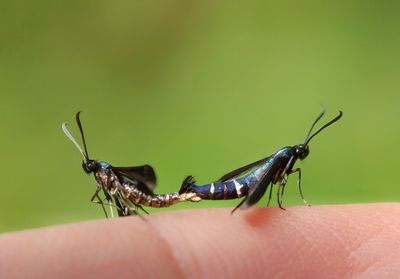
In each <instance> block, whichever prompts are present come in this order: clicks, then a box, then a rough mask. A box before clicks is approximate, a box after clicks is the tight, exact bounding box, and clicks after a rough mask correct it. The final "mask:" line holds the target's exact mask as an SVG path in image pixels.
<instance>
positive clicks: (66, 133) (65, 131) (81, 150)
mask: <svg viewBox="0 0 400 279" xmlns="http://www.w3.org/2000/svg"><path fill="white" fill-rule="evenodd" d="M61 127H62V129H63V132H64V134H65V135H66V136H67V137H68V138H69V139H70V140H71V141H72V142H73V143H74V144H75V146H76V147H77V148H78V150H79V152H80V153H81V154H82V156H83V158H85V160H88V158H87V157H86V154H85V152H83V149H82V148H81V147H80V146H79V144H78V143H77V142H76V140H75V139H74V137H73V136H72V135H71V132H70V131H69V130H68V128H67V122H64V123H63V124H62V125H61Z"/></svg>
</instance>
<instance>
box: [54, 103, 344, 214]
mask: <svg viewBox="0 0 400 279" xmlns="http://www.w3.org/2000/svg"><path fill="white" fill-rule="evenodd" d="M324 114H325V109H323V110H322V112H321V113H320V114H319V115H318V117H317V118H316V119H315V121H314V122H313V124H312V125H311V128H310V130H309V132H308V133H307V136H306V138H305V140H304V143H302V144H297V145H294V146H286V147H283V148H281V149H279V150H278V151H277V152H275V153H274V154H272V155H271V156H269V157H266V158H264V159H261V160H258V161H256V162H254V163H251V164H249V165H246V166H244V167H241V168H238V169H236V170H234V171H231V172H229V173H227V174H225V175H223V176H222V177H221V178H220V179H218V180H217V181H214V182H213V183H210V184H206V185H202V186H199V185H196V184H195V181H194V179H193V177H192V176H188V177H187V178H186V179H185V180H184V181H183V183H182V185H181V188H180V190H179V191H177V192H174V193H168V194H155V193H154V192H153V190H154V187H155V185H156V176H155V172H154V170H153V168H152V167H151V166H149V165H143V166H138V167H114V166H112V165H110V164H109V163H106V162H102V161H97V160H93V159H90V158H89V154H88V151H87V147H86V142H85V136H84V133H83V129H82V124H81V121H80V112H78V113H77V114H76V122H77V124H78V127H79V130H80V133H81V137H82V142H83V147H84V149H82V148H81V147H80V146H79V144H78V143H77V141H76V140H75V139H74V138H73V136H72V135H71V133H70V132H69V130H68V128H67V124H66V123H63V124H62V128H63V131H64V133H65V134H66V135H67V137H68V138H69V139H70V140H71V141H72V142H73V143H74V144H75V146H76V147H77V148H78V150H79V151H80V153H81V154H82V156H83V163H82V167H83V169H84V171H85V172H86V173H88V174H90V173H93V174H94V177H95V179H96V182H97V189H96V191H95V193H94V194H93V196H92V198H91V201H92V202H95V203H99V204H100V205H101V206H102V208H103V210H104V213H105V214H106V216H107V211H106V209H105V207H104V204H105V203H106V204H107V205H108V206H109V207H110V212H111V216H113V207H115V208H116V210H117V212H118V215H119V216H128V215H136V214H138V211H139V209H140V210H143V211H144V212H145V213H147V212H146V210H145V209H144V208H143V206H149V207H157V208H159V207H168V206H171V205H173V204H176V203H178V202H183V201H192V202H197V201H200V200H203V199H204V200H222V199H237V198H241V197H244V199H243V200H242V201H241V202H240V203H239V204H238V206H236V207H235V208H234V209H233V211H232V212H234V211H235V210H236V209H238V208H240V209H246V208H248V207H251V206H252V205H254V204H255V203H257V202H258V201H259V200H260V199H261V197H262V196H263V195H264V194H265V192H266V190H267V188H268V187H269V186H271V187H270V189H269V198H268V205H269V202H270V200H271V197H272V188H273V185H278V191H277V201H278V205H279V207H280V208H282V209H284V208H283V207H282V197H283V194H284V189H285V185H286V182H287V179H288V176H289V175H290V174H293V173H298V180H297V186H298V189H299V192H300V196H301V198H302V200H303V202H304V203H305V204H307V202H306V200H305V199H304V195H303V192H302V189H301V169H300V168H294V164H295V163H296V161H297V160H298V159H300V160H303V159H305V158H306V157H307V156H308V154H309V147H308V144H309V143H310V141H311V139H312V138H314V136H316V135H317V134H319V133H320V132H321V131H322V130H323V129H325V128H326V127H328V126H330V125H332V124H333V123H335V122H336V121H338V120H339V119H340V118H341V117H342V115H343V113H342V112H341V111H339V114H338V115H337V116H336V117H335V118H333V119H332V120H331V121H329V122H328V123H326V124H325V125H323V126H322V127H321V128H319V129H318V130H317V131H316V132H315V133H313V134H311V133H312V130H313V129H314V126H315V125H316V124H317V122H318V121H319V120H320V119H321V118H322V116H323V115H324ZM101 191H102V192H103V194H104V196H105V198H104V199H102V198H101V197H100V195H99V193H100V192H101ZM307 205H308V204H307Z"/></svg>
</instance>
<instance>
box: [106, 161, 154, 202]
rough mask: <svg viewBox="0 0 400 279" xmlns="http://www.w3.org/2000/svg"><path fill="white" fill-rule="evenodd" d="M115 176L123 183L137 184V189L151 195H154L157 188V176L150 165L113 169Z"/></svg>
mask: <svg viewBox="0 0 400 279" xmlns="http://www.w3.org/2000/svg"><path fill="white" fill-rule="evenodd" d="M111 169H112V170H113V172H114V173H115V175H116V176H117V177H118V178H119V179H120V180H121V181H122V182H124V181H126V182H131V183H132V184H136V187H137V188H138V189H139V190H140V191H142V192H144V193H146V194H149V195H153V189H154V187H155V186H156V182H157V179H156V174H155V172H154V170H153V168H152V167H151V166H149V165H144V166H139V167H111Z"/></svg>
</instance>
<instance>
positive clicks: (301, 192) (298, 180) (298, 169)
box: [290, 168, 311, 206]
mask: <svg viewBox="0 0 400 279" xmlns="http://www.w3.org/2000/svg"><path fill="white" fill-rule="evenodd" d="M295 172H298V173H299V178H298V179H297V187H298V188H299V193H300V196H301V199H302V200H303V202H304V204H305V205H307V206H311V204H309V203H308V202H307V201H306V199H305V198H304V195H303V191H302V189H301V169H300V168H297V169H294V170H292V171H291V172H290V173H291V174H292V173H295Z"/></svg>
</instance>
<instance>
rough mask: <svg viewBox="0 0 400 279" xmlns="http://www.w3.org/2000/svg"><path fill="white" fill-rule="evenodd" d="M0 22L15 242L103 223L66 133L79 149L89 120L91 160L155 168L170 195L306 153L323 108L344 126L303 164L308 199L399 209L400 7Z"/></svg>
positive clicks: (6, 226)
mask: <svg viewBox="0 0 400 279" xmlns="http://www.w3.org/2000/svg"><path fill="white" fill-rule="evenodd" d="M0 11H1V12H0V15H1V16H0V23H1V24H0V92H1V102H0V106H1V110H0V114H1V120H2V121H1V127H2V128H1V134H2V136H1V139H0V140H1V144H0V148H1V157H2V158H1V170H2V171H1V175H2V179H1V186H0V187H1V202H0V220H1V221H0V231H2V232H4V231H11V230H19V229H25V228H32V227H39V226H45V225H51V224H60V223H67V222H75V221H80V220H88V219H101V218H104V215H103V212H102V210H101V209H100V208H99V206H97V205H95V204H92V203H90V202H89V199H90V197H91V195H92V193H93V192H94V190H95V181H94V179H93V177H92V176H87V175H85V173H84V172H83V170H82V168H81V159H82V158H81V155H80V154H79V153H78V151H77V149H76V148H75V147H74V146H73V145H72V143H71V142H70V141H69V140H68V139H67V138H66V137H65V136H64V134H63V133H62V131H61V123H62V122H64V121H68V122H69V124H70V128H71V130H72V132H73V133H74V135H75V136H76V137H78V133H77V132H78V131H77V129H76V125H75V123H74V115H75V113H76V112H77V111H78V110H83V111H84V113H83V114H82V120H83V125H84V128H85V131H86V137H87V143H88V148H89V153H90V155H91V156H92V157H93V158H94V159H99V160H105V161H108V162H110V163H112V164H113V165H117V166H128V165H141V164H145V163H149V164H151V165H152V166H153V167H154V168H155V170H156V172H157V176H158V187H157V188H156V192H158V193H165V192H171V191H175V190H177V189H178V188H179V186H180V183H181V181H182V179H183V178H184V177H185V176H186V175H188V174H193V175H194V176H195V177H196V178H197V180H198V182H199V183H207V182H210V181H212V180H213V179H216V178H218V177H219V176H221V175H222V174H224V173H226V172H228V171H230V170H232V169H234V168H237V167H240V166H242V165H244V164H247V163H249V162H252V161H255V160H258V159H260V158H262V157H265V156H267V155H269V154H271V153H273V152H275V151H276V150H277V149H279V148H281V147H283V146H285V145H292V144H297V143H300V142H301V141H302V140H303V139H304V136H305V134H306V132H307V130H308V128H309V126H310V124H311V123H312V121H313V120H314V118H315V117H316V115H317V114H318V113H319V112H320V109H321V104H325V105H326V106H327V107H328V112H327V116H326V117H325V118H324V120H323V121H325V122H326V121H327V120H329V119H330V118H332V117H333V116H334V115H336V114H337V110H339V109H341V110H343V111H344V117H343V119H342V120H341V121H340V122H338V123H337V124H336V125H334V126H332V127H330V128H329V129H327V130H325V131H324V133H322V134H320V135H319V136H318V137H317V138H315V139H314V140H313V142H312V143H311V146H310V148H311V153H310V156H309V157H308V158H307V160H305V161H303V162H298V163H297V166H301V167H302V169H303V190H304V193H305V195H306V198H307V200H308V201H309V202H310V203H312V204H322V203H330V204H334V203H359V202H379V201H399V200H400V189H399V187H397V186H396V185H397V181H398V179H399V178H398V176H397V175H396V174H397V171H398V165H399V164H398V155H399V151H398V150H397V148H398V147H399V142H400V141H399V140H400V127H399V126H400V125H399V123H398V122H399V119H400V108H399V104H400V94H399V92H400V76H399V74H400V36H399V30H400V4H399V3H398V2H397V1H336V2H333V1H332V2H329V1H237V2H235V3H232V2H231V1H160V0H154V1H147V0H139V1H12V2H11V1H2V2H1V3H0ZM286 189H287V190H286V192H285V199H284V204H285V205H300V204H302V201H301V199H300V197H299V196H298V193H297V189H296V178H295V177H291V179H289V183H288V187H287V188H286ZM237 203H238V201H222V202H212V201H206V202H202V203H197V204H193V203H187V204H180V205H177V206H175V207H172V208H170V209H159V210H152V209H150V210H149V211H150V212H163V211H167V210H179V209H184V208H201V207H233V206H234V205H236V204H237ZM259 205H260V206H264V205H265V198H264V199H263V201H262V202H260V204H259ZM273 206H276V203H275V200H274V203H273Z"/></svg>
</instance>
